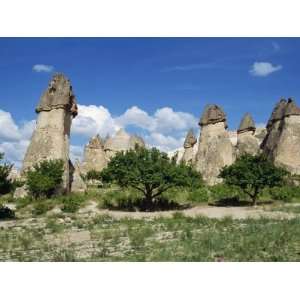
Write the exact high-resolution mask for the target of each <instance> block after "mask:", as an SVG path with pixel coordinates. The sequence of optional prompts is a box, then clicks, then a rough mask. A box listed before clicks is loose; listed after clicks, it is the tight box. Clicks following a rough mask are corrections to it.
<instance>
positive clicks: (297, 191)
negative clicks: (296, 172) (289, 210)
mask: <svg viewBox="0 0 300 300" xmlns="http://www.w3.org/2000/svg"><path fill="white" fill-rule="evenodd" d="M269 193H270V196H271V197H272V198H273V199H274V200H281V201H285V202H290V201H293V199H299V198H300V188H299V187H297V186H282V187H273V188H272V189H270V190H269Z"/></svg>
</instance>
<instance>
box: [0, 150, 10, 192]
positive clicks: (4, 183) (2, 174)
mask: <svg viewBox="0 0 300 300" xmlns="http://www.w3.org/2000/svg"><path fill="white" fill-rule="evenodd" d="M3 158H4V154H3V153H0V195H4V194H7V193H9V192H10V191H11V189H12V182H11V181H10V180H9V179H8V176H9V173H10V171H11V169H12V167H13V165H12V164H9V163H6V162H3Z"/></svg>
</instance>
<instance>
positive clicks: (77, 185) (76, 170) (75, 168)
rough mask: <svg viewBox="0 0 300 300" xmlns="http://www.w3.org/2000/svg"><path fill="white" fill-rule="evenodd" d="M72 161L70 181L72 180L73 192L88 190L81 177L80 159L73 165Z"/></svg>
mask: <svg viewBox="0 0 300 300" xmlns="http://www.w3.org/2000/svg"><path fill="white" fill-rule="evenodd" d="M69 163H70V181H71V192H74V193H78V192H80V193H83V192H85V191H86V189H87V186H86V184H85V182H84V181H83V179H82V177H81V169H80V164H79V162H78V161H76V162H75V164H74V165H73V164H72V163H71V161H70V162H69Z"/></svg>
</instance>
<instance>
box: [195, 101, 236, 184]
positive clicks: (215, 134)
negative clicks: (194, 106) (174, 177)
mask: <svg viewBox="0 0 300 300" xmlns="http://www.w3.org/2000/svg"><path fill="white" fill-rule="evenodd" d="M199 125H200V126H201V132H200V138H199V146H198V152H197V155H196V163H195V165H196V169H197V170H198V171H200V172H201V174H202V176H203V179H204V180H205V181H206V182H207V183H208V184H209V185H213V184H216V183H218V182H221V179H220V178H218V175H219V173H220V169H221V168H222V167H224V166H225V165H230V164H232V163H233V160H234V154H233V146H232V144H231V141H230V138H229V134H228V132H227V130H226V129H227V123H226V115H225V113H224V112H223V110H222V109H221V108H220V107H219V106H217V105H208V106H206V108H205V110H204V112H203V114H202V117H201V119H200V122H199Z"/></svg>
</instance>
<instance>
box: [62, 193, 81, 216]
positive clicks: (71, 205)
mask: <svg viewBox="0 0 300 300" xmlns="http://www.w3.org/2000/svg"><path fill="white" fill-rule="evenodd" d="M61 200H62V203H63V206H62V211H63V212H66V213H75V212H77V211H78V210H79V208H80V206H81V205H82V203H84V202H85V200H86V198H85V197H84V195H75V194H74V195H69V196H65V197H62V199H61Z"/></svg>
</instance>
